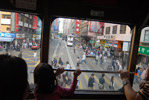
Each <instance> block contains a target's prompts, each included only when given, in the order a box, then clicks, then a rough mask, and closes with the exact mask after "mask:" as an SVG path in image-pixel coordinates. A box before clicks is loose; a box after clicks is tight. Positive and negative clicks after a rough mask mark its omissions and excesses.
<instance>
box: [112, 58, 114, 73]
mask: <svg viewBox="0 0 149 100" xmlns="http://www.w3.org/2000/svg"><path fill="white" fill-rule="evenodd" d="M112 67H113V69H114V71H115V59H114V58H113V59H112Z"/></svg>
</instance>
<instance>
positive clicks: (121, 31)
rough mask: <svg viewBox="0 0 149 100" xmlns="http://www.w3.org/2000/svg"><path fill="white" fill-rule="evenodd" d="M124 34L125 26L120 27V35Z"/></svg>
mask: <svg viewBox="0 0 149 100" xmlns="http://www.w3.org/2000/svg"><path fill="white" fill-rule="evenodd" d="M125 33H126V25H120V34H125Z"/></svg>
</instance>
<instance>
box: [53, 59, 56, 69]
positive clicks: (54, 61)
mask: <svg viewBox="0 0 149 100" xmlns="http://www.w3.org/2000/svg"><path fill="white" fill-rule="evenodd" d="M53 64H54V68H57V60H56V58H54V60H53Z"/></svg>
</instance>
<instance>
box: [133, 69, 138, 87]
mask: <svg viewBox="0 0 149 100" xmlns="http://www.w3.org/2000/svg"><path fill="white" fill-rule="evenodd" d="M137 78H138V69H136V70H135V73H134V84H136V82H137Z"/></svg>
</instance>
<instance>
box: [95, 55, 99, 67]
mask: <svg viewBox="0 0 149 100" xmlns="http://www.w3.org/2000/svg"><path fill="white" fill-rule="evenodd" d="M98 58H99V57H98V54H96V57H95V62H96V65H98Z"/></svg>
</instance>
